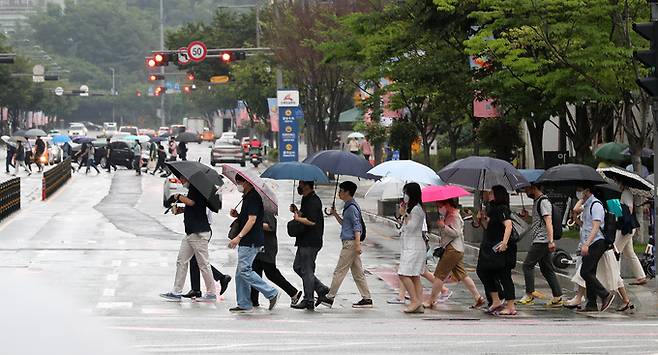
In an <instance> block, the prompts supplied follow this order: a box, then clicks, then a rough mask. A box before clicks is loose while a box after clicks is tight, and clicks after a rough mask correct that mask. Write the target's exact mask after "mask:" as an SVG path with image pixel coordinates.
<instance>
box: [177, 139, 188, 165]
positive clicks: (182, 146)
mask: <svg viewBox="0 0 658 355" xmlns="http://www.w3.org/2000/svg"><path fill="white" fill-rule="evenodd" d="M178 155H179V156H180V160H183V161H185V160H187V144H186V143H185V142H180V143H178Z"/></svg>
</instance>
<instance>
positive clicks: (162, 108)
mask: <svg viewBox="0 0 658 355" xmlns="http://www.w3.org/2000/svg"><path fill="white" fill-rule="evenodd" d="M164 49H165V46H164V0H160V50H162V51H164ZM160 74H162V81H161V83H162V86H163V87H166V83H165V77H164V74H165V68H164V66H161V67H160ZM166 125H167V124H166V120H165V95H164V93H163V94H162V95H160V126H161V127H164V126H166Z"/></svg>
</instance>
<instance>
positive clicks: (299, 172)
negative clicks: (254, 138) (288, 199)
mask: <svg viewBox="0 0 658 355" xmlns="http://www.w3.org/2000/svg"><path fill="white" fill-rule="evenodd" d="M260 177H262V178H269V179H274V180H293V184H292V199H293V201H294V199H295V183H294V181H295V180H302V181H316V182H321V183H327V182H329V179H328V178H327V175H325V173H324V172H322V170H320V168H318V167H317V166H315V165H311V164H306V163H300V162H296V161H293V162H285V163H277V164H274V165H272V166H270V167H269V168H267V170H265V171H264V172H263V173H262V174H260Z"/></svg>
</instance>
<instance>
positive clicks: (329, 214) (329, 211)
mask: <svg viewBox="0 0 658 355" xmlns="http://www.w3.org/2000/svg"><path fill="white" fill-rule="evenodd" d="M335 201H336V200H335V199H334V203H332V204H331V207H332V208H334V209H335V208H336V202H335ZM324 214H326V215H327V216H331V210H330V209H328V208H326V207H325V208H324Z"/></svg>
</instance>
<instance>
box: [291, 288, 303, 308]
mask: <svg viewBox="0 0 658 355" xmlns="http://www.w3.org/2000/svg"><path fill="white" fill-rule="evenodd" d="M301 298H302V291H297V293H296V294H295V295H294V296H292V297H291V298H290V306H293V305H295V304H297V302H299V300H300V299H301Z"/></svg>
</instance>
